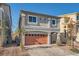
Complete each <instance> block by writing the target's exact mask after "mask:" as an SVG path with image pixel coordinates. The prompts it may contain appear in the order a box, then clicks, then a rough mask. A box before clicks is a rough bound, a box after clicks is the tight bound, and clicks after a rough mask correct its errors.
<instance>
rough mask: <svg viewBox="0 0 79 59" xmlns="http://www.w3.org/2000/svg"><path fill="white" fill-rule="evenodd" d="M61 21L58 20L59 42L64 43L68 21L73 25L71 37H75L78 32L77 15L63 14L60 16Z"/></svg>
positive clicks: (78, 16) (78, 19)
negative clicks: (62, 41)
mask: <svg viewBox="0 0 79 59" xmlns="http://www.w3.org/2000/svg"><path fill="white" fill-rule="evenodd" d="M60 17H61V19H60V33H61V35H60V37H61V40H64V41H66V40H67V39H68V36H67V35H68V34H67V32H68V30H69V28H68V27H67V25H68V22H70V20H72V21H73V22H74V23H75V24H74V28H73V37H74V38H75V37H76V34H77V32H78V30H79V13H78V12H75V13H69V14H64V15H60Z"/></svg>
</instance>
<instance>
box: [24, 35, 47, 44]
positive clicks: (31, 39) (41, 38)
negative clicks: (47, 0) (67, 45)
mask: <svg viewBox="0 0 79 59" xmlns="http://www.w3.org/2000/svg"><path fill="white" fill-rule="evenodd" d="M47 39H48V38H47V35H45V34H26V35H25V45H37V44H47Z"/></svg>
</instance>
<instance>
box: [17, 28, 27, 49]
mask: <svg viewBox="0 0 79 59" xmlns="http://www.w3.org/2000/svg"><path fill="white" fill-rule="evenodd" d="M16 32H17V33H18V34H19V38H21V37H20V36H21V35H22V34H24V32H25V30H24V29H17V30H16ZM20 47H21V49H22V50H23V48H24V46H23V43H22V39H21V40H20Z"/></svg>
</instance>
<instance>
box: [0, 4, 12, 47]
mask: <svg viewBox="0 0 79 59" xmlns="http://www.w3.org/2000/svg"><path fill="white" fill-rule="evenodd" d="M11 25H12V21H11V9H10V6H9V5H8V4H4V3H0V46H2V45H3V43H5V41H7V40H9V39H10V40H11ZM10 40H9V41H10Z"/></svg>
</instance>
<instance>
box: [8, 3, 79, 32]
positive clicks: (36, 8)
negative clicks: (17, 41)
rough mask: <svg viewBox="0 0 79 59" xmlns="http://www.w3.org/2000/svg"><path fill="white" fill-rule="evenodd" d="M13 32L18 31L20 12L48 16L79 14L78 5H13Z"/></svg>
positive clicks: (11, 5)
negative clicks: (24, 11)
mask: <svg viewBox="0 0 79 59" xmlns="http://www.w3.org/2000/svg"><path fill="white" fill-rule="evenodd" d="M9 5H10V7H11V16H12V31H13V32H14V31H16V29H17V27H18V22H19V15H20V10H26V11H32V12H37V13H43V14H48V15H54V16H58V15H62V14H67V13H73V12H79V4H78V3H69V4H68V3H11V4H9Z"/></svg>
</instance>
